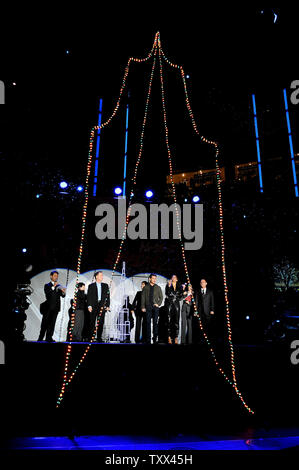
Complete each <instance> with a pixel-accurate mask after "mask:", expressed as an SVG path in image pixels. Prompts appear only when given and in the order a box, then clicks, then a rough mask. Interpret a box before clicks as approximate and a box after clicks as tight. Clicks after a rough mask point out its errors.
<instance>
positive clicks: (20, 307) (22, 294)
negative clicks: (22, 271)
mask: <svg viewBox="0 0 299 470" xmlns="http://www.w3.org/2000/svg"><path fill="white" fill-rule="evenodd" d="M32 293H33V289H32V287H31V286H30V284H17V288H16V289H15V290H14V298H13V313H14V318H13V335H14V338H15V339H16V340H19V341H23V340H24V333H23V332H24V330H25V328H26V325H25V321H26V320H27V315H26V313H25V311H26V310H27V309H28V307H29V305H30V304H31V301H30V299H29V298H28V296H30V295H31V294H32Z"/></svg>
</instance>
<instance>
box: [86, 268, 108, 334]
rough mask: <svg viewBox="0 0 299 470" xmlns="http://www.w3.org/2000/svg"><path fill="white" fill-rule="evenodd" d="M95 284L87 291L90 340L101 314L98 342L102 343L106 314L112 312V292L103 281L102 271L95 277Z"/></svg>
mask: <svg viewBox="0 0 299 470" xmlns="http://www.w3.org/2000/svg"><path fill="white" fill-rule="evenodd" d="M94 277H95V282H93V283H92V284H90V285H89V286H88V290H87V307H88V311H89V338H91V337H92V335H93V332H94V329H95V323H96V320H97V317H98V315H99V314H100V320H99V326H98V332H97V341H98V342H99V343H100V342H101V341H102V333H103V327H104V320H105V313H106V311H107V310H110V308H109V307H110V292H109V286H108V284H106V283H105V282H102V281H103V273H102V271H97V272H96V273H95V275H94Z"/></svg>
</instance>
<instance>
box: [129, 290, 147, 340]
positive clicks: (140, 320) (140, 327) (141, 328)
mask: <svg viewBox="0 0 299 470" xmlns="http://www.w3.org/2000/svg"><path fill="white" fill-rule="evenodd" d="M146 284H147V282H146V281H142V282H141V290H139V291H138V292H136V295H135V298H134V300H133V303H132V310H131V313H134V314H135V317H136V326H135V343H140V334H141V342H144V341H145V334H144V333H145V322H146V318H145V315H144V312H143V311H142V310H141V294H142V289H143V288H144V287H145V286H146Z"/></svg>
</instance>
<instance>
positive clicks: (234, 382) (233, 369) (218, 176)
mask: <svg viewBox="0 0 299 470" xmlns="http://www.w3.org/2000/svg"><path fill="white" fill-rule="evenodd" d="M158 42H159V52H160V53H161V56H162V57H163V59H164V60H165V61H166V62H167V63H168V65H170V66H171V67H173V68H176V69H179V70H180V73H181V77H182V81H183V87H184V92H185V102H186V107H187V110H188V113H189V116H190V119H191V122H192V126H193V129H194V131H195V132H196V134H197V135H198V136H200V138H201V140H202V141H203V142H205V143H207V144H209V145H212V146H214V148H215V166H216V184H217V194H218V210H219V218H218V220H219V232H220V243H221V263H222V276H223V284H224V298H225V309H226V326H227V332H228V343H229V348H230V363H231V373H232V382H231V380H229V379H228V376H227V375H226V374H225V372H224V371H223V369H222V368H221V367H220V366H219V363H218V361H217V358H216V355H215V352H214V349H213V348H212V346H211V344H210V341H209V339H208V336H207V334H206V333H205V331H204V329H203V325H202V322H201V319H200V316H199V315H198V312H197V306H196V303H195V301H194V297H193V298H192V301H193V305H194V309H195V314H197V315H198V320H199V326H200V329H201V331H202V333H203V336H204V338H205V340H206V342H207V343H208V346H209V350H210V352H211V354H212V357H213V359H214V362H215V364H216V365H217V368H218V370H219V371H220V372H221V374H222V375H223V376H224V377H225V379H226V380H227V381H228V382H229V383H230V384H231V385H232V386H233V388H234V389H235V391H236V393H237V395H238V396H239V398H240V399H241V401H242V403H243V405H244V406H245V408H246V409H247V410H248V411H249V412H250V413H252V414H253V413H254V412H253V410H251V409H250V408H249V407H248V405H247V404H246V403H245V401H244V399H243V397H242V395H241V393H240V391H239V390H238V386H237V380H236V367H235V357H234V348H233V342H232V330H231V320H230V308H229V298H228V285H227V276H226V264H225V243H224V227H223V204H222V191H221V170H220V167H219V160H218V156H219V147H218V144H217V143H216V142H214V141H212V140H209V139H207V138H206V137H204V136H202V135H200V133H199V130H198V127H197V125H196V121H195V119H194V114H193V111H192V108H191V105H190V100H189V95H188V90H187V84H186V78H185V72H184V69H183V67H182V66H179V65H177V64H174V63H172V62H171V61H170V60H169V59H168V58H167V57H166V55H165V54H164V52H163V50H162V47H161V41H160V37H159V39H158ZM167 139H168V130H167ZM170 170H171V173H170V175H171V182H172V188H173V193H174V192H175V186H174V184H173V180H172V167H171V166H170ZM183 262H184V266H185V256H184V254H183ZM186 277H187V281H188V283H190V281H189V276H188V274H187V271H186Z"/></svg>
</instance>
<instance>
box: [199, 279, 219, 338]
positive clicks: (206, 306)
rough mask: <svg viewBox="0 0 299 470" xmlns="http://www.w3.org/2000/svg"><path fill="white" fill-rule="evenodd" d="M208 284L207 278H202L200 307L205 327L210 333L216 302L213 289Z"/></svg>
mask: <svg viewBox="0 0 299 470" xmlns="http://www.w3.org/2000/svg"><path fill="white" fill-rule="evenodd" d="M207 285H208V283H207V281H206V279H201V280H200V292H199V299H198V307H199V314H200V317H201V321H202V324H203V327H204V329H205V330H206V332H207V334H209V332H210V324H211V318H212V317H213V315H214V309H215V304H214V294H213V291H212V290H211V289H209V288H208V287H207Z"/></svg>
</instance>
